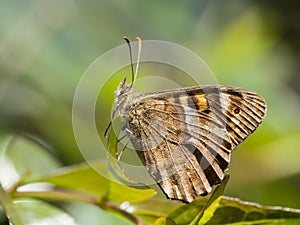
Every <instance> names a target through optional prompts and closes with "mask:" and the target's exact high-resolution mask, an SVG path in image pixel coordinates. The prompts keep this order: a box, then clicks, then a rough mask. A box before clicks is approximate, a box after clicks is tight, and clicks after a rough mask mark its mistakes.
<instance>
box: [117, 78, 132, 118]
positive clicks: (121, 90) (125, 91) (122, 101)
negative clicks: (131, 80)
mask: <svg viewBox="0 0 300 225" xmlns="http://www.w3.org/2000/svg"><path fill="white" fill-rule="evenodd" d="M132 92H133V87H132V85H131V84H127V83H126V77H125V78H124V79H123V81H122V82H121V83H120V84H119V86H118V88H117V89H116V90H115V102H116V107H115V110H114V113H113V118H114V117H117V116H118V115H123V112H124V109H125V107H126V105H127V103H128V102H129V101H130V99H131V95H132Z"/></svg>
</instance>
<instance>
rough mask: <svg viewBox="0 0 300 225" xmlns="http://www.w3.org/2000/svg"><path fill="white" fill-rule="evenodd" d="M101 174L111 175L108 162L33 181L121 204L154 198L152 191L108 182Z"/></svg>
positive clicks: (67, 169) (73, 167)
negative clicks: (107, 165)
mask: <svg viewBox="0 0 300 225" xmlns="http://www.w3.org/2000/svg"><path fill="white" fill-rule="evenodd" d="M96 170H97V171H101V174H102V173H103V174H105V173H109V172H108V171H107V167H106V162H103V161H99V162H95V163H93V164H91V165H90V166H89V165H86V164H79V165H73V166H70V167H65V168H63V169H61V170H59V171H58V172H57V173H55V174H53V175H52V176H47V177H43V178H40V179H36V180H32V181H35V182H49V183H52V184H55V185H56V186H58V187H60V188H64V189H69V190H73V191H80V192H83V193H85V194H88V195H91V196H93V197H95V198H97V199H99V201H100V199H102V198H105V199H107V200H110V201H113V202H116V203H121V202H124V201H128V202H130V203H134V202H140V201H144V200H146V199H149V198H151V197H153V196H154V194H155V192H154V190H152V189H146V190H142V189H136V188H132V187H128V186H126V185H123V184H120V183H116V182H113V181H110V180H107V179H106V178H104V177H103V176H101V175H100V174H99V173H97V172H96Z"/></svg>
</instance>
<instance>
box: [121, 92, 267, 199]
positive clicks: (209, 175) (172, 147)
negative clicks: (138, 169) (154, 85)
mask: <svg viewBox="0 0 300 225" xmlns="http://www.w3.org/2000/svg"><path fill="white" fill-rule="evenodd" d="M265 114H266V104H265V101H264V99H263V98H262V97H261V96H259V95H258V94H256V93H254V92H250V91H247V90H244V89H240V88H234V87H226V86H203V87H191V88H186V89H177V90H172V91H163V92H155V93H149V94H145V95H141V96H140V97H139V98H137V100H136V101H135V103H134V104H132V105H131V107H130V108H129V109H128V117H127V118H126V120H125V125H124V126H125V127H126V129H127V130H128V131H130V139H131V142H132V144H133V146H134V148H135V149H136V151H137V154H138V156H139V157H140V159H141V160H142V162H143V164H144V165H145V166H146V168H147V170H148V172H149V173H150V175H151V176H152V177H153V179H154V180H155V181H156V182H157V183H158V184H159V186H160V187H161V189H162V190H163V192H164V193H165V194H166V196H167V197H168V198H171V199H179V200H182V201H186V202H191V201H192V200H194V199H195V198H196V197H197V196H199V195H206V194H208V193H209V192H210V191H211V189H212V186H213V185H216V184H218V183H220V182H221V181H222V179H223V177H224V172H225V171H226V170H227V168H228V165H229V161H230V155H231V151H232V150H233V149H234V148H235V147H236V146H237V145H238V144H239V143H241V142H242V141H243V140H244V139H245V138H246V137H248V136H249V135H250V134H251V133H252V132H253V131H254V130H255V129H256V128H257V127H258V126H259V124H260V123H261V122H262V120H263V118H264V117H265Z"/></svg>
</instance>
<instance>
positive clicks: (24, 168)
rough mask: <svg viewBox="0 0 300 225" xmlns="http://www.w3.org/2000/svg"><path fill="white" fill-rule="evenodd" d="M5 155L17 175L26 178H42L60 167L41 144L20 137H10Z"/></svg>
mask: <svg viewBox="0 0 300 225" xmlns="http://www.w3.org/2000/svg"><path fill="white" fill-rule="evenodd" d="M6 155H7V157H8V158H9V159H10V160H11V161H12V162H13V164H14V166H15V168H16V170H17V172H18V174H19V175H20V176H25V177H26V178H30V177H32V178H34V177H40V176H44V175H46V174H49V173H50V172H51V171H53V170H55V169H57V168H59V167H60V164H59V163H58V161H57V160H55V159H54V156H53V155H51V154H50V153H49V151H48V150H47V149H45V148H44V147H43V146H42V145H41V144H39V143H37V142H35V141H33V140H30V139H28V138H25V137H21V136H14V137H12V139H11V141H10V143H9V144H8V146H7V149H6Z"/></svg>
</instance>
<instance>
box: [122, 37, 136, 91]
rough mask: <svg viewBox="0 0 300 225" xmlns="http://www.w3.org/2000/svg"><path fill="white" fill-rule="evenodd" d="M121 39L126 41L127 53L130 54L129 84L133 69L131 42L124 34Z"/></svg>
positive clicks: (132, 78) (132, 79)
mask: <svg viewBox="0 0 300 225" xmlns="http://www.w3.org/2000/svg"><path fill="white" fill-rule="evenodd" d="M123 39H124V40H125V41H126V43H127V45H128V48H129V54H130V66H131V86H132V85H133V82H134V77H135V76H134V69H133V63H132V50H131V44H130V41H129V39H128V37H127V36H124V37H123Z"/></svg>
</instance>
